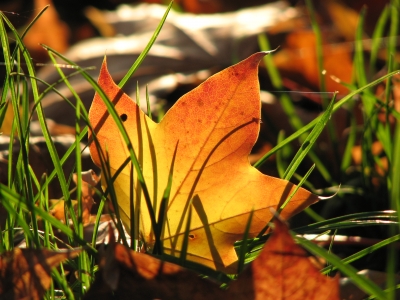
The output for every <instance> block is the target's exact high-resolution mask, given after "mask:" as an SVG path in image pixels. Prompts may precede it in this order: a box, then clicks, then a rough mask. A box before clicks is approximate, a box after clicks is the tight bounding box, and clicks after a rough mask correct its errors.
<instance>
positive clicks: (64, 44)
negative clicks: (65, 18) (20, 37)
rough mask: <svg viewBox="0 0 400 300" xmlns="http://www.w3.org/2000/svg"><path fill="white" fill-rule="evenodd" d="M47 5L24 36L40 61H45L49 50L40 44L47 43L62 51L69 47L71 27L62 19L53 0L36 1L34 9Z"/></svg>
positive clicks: (32, 52) (40, 8)
mask: <svg viewBox="0 0 400 300" xmlns="http://www.w3.org/2000/svg"><path fill="white" fill-rule="evenodd" d="M46 5H49V8H48V9H47V10H46V11H45V12H44V13H43V15H42V16H41V17H40V18H39V19H38V20H37V21H36V23H35V24H34V26H32V28H31V29H30V30H29V32H28V33H27V35H26V36H25V38H24V43H25V46H26V47H27V48H28V49H29V52H30V54H31V55H32V57H34V58H35V59H37V60H39V61H45V60H46V59H47V58H48V56H47V51H46V50H44V49H43V47H42V46H41V45H40V44H46V45H48V46H50V47H51V48H53V49H55V50H56V51H58V52H61V53H62V52H65V51H66V50H67V49H68V47H69V44H68V39H69V29H68V27H67V25H66V24H65V23H64V22H62V21H61V20H60V18H59V16H58V13H57V11H56V9H55V6H54V5H53V2H52V0H35V1H34V9H35V11H37V12H39V11H41V10H42V9H43V8H45V6H46Z"/></svg>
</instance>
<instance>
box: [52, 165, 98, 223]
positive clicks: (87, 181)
mask: <svg viewBox="0 0 400 300" xmlns="http://www.w3.org/2000/svg"><path fill="white" fill-rule="evenodd" d="M72 179H73V181H74V182H75V184H76V185H78V182H77V181H78V176H77V174H76V173H74V174H73V176H72ZM99 181H100V178H99V177H98V176H97V175H96V173H95V172H94V171H93V170H89V171H86V172H82V182H81V193H82V194H81V196H82V200H81V201H82V223H83V225H87V224H89V222H90V211H91V209H92V206H93V204H94V200H93V195H94V194H95V189H94V187H95V186H96V185H97V183H98V182H99ZM50 202H51V203H52V204H54V206H53V208H52V210H51V211H50V213H51V214H52V215H53V216H54V217H55V218H56V219H58V220H61V221H63V222H64V223H65V212H64V209H65V203H64V200H54V199H53V200H50ZM72 203H73V206H74V210H75V212H77V209H78V207H77V205H78V202H77V201H76V200H72Z"/></svg>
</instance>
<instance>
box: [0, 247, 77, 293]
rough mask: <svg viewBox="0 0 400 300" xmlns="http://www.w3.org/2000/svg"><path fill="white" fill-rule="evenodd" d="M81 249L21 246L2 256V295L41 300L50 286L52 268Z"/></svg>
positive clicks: (0, 275) (0, 278) (0, 291)
mask: <svg viewBox="0 0 400 300" xmlns="http://www.w3.org/2000/svg"><path fill="white" fill-rule="evenodd" d="M80 252H81V250H65V251H50V250H47V249H20V248H16V249H14V250H13V251H9V252H4V253H2V254H1V255H0V298H1V299H32V300H36V299H38V300H41V299H42V298H43V295H44V292H45V291H46V290H47V289H48V288H49V287H50V283H51V269H52V268H54V267H56V266H58V265H59V264H60V263H61V262H62V261H64V260H66V259H71V258H74V257H76V256H77V255H78V254H79V253H80Z"/></svg>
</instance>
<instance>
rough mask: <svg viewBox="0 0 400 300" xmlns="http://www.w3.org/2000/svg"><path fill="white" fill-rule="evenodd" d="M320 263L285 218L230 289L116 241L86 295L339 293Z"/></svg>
mask: <svg viewBox="0 0 400 300" xmlns="http://www.w3.org/2000/svg"><path fill="white" fill-rule="evenodd" d="M315 264H316V262H315V261H311V260H310V259H309V257H307V254H306V252H305V251H304V250H303V249H302V248H300V247H299V246H298V245H296V244H295V243H294V241H293V239H292V237H291V236H290V233H289V230H288V228H287V226H286V225H285V224H284V223H283V222H281V221H279V220H278V221H275V229H274V233H273V235H272V236H271V238H270V239H269V240H268V241H267V243H266V245H265V247H264V249H263V251H262V253H261V254H260V256H259V257H258V258H257V259H256V260H255V261H254V262H253V263H252V264H251V265H250V266H249V267H248V268H247V269H246V270H245V271H244V272H243V273H242V274H240V275H239V278H238V280H236V281H235V282H233V283H232V284H231V285H230V286H229V287H228V289H227V290H222V289H220V288H219V287H218V285H217V284H215V283H213V282H210V281H207V280H202V279H200V277H199V276H198V275H197V274H195V273H193V272H191V271H188V270H185V269H183V268H181V267H179V266H177V265H174V264H171V263H168V262H162V261H160V260H158V259H156V258H154V257H151V256H149V255H146V254H142V253H137V252H134V251H132V250H130V249H128V248H126V247H124V246H122V245H120V244H116V243H115V242H114V243H112V244H110V245H109V246H108V248H107V250H106V253H104V254H103V256H102V258H101V263H100V268H101V270H100V272H99V274H98V277H97V278H96V281H95V283H94V284H93V285H92V288H91V289H90V290H89V292H88V294H87V295H86V297H85V299H86V300H88V299H98V298H99V297H100V296H101V297H102V299H112V297H116V298H117V299H131V297H132V295H135V299H164V300H167V299H174V300H178V299H182V300H183V299H190V300H214V299H215V300H217V299H237V300H240V299H246V300H251V299H263V300H264V299H274V300H279V299H291V300H292V299H294V300H296V299H326V300H336V299H339V285H338V278H334V279H332V278H329V277H325V276H323V275H321V274H320V273H319V271H318V268H317V267H316V266H315Z"/></svg>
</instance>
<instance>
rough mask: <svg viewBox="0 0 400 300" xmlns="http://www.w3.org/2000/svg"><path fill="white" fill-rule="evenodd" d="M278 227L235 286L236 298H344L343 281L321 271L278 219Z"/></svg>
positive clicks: (231, 288)
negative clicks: (340, 287)
mask: <svg viewBox="0 0 400 300" xmlns="http://www.w3.org/2000/svg"><path fill="white" fill-rule="evenodd" d="M274 225H275V228H274V231H273V234H272V236H271V237H270V238H269V239H268V241H267V242H266V244H265V247H264V249H263V250H262V252H261V254H260V255H259V256H258V257H257V259H256V260H255V261H254V262H253V263H252V264H251V265H250V266H249V268H247V269H246V270H245V271H244V272H243V274H241V276H240V277H239V279H238V280H237V281H235V282H233V283H232V284H231V286H230V288H229V290H230V292H231V293H232V294H233V295H235V299H237V300H241V299H260V300H261V299H262V300H268V299H271V300H277V299H282V300H283V299H288V300H289V299H290V300H296V299H299V300H300V299H309V300H313V299H318V300H335V299H340V298H339V278H338V277H336V278H333V279H332V278H329V277H327V276H324V275H322V274H321V273H320V272H319V269H321V268H317V267H316V266H315V263H313V262H311V260H310V258H309V257H308V256H307V253H306V251H305V250H304V249H302V248H301V247H300V246H298V245H296V244H295V242H294V240H293V238H292V237H291V235H290V232H289V230H288V228H287V226H286V225H285V223H283V222H282V221H280V220H278V219H276V220H275V221H274ZM251 295H254V297H253V298H251V297H250V296H251Z"/></svg>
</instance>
